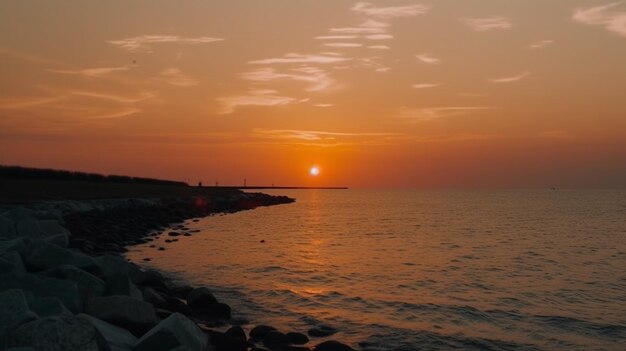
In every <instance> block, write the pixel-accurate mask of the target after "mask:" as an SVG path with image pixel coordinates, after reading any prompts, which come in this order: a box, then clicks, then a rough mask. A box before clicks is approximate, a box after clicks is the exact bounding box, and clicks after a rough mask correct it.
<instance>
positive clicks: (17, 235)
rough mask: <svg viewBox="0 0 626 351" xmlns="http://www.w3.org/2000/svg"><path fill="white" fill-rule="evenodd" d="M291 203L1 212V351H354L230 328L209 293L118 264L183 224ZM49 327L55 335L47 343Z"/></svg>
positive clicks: (40, 207) (226, 199)
mask: <svg viewBox="0 0 626 351" xmlns="http://www.w3.org/2000/svg"><path fill="white" fill-rule="evenodd" d="M293 201H295V200H294V199H290V198H288V197H286V196H271V195H267V194H262V193H243V192H240V191H228V192H221V193H220V194H212V195H204V196H191V197H190V196H185V197H168V198H150V199H146V198H130V199H117V200H110V199H109V200H96V201H86V202H85V201H56V202H48V203H36V202H35V203H31V204H30V205H27V207H18V206H15V205H11V206H2V207H0V212H2V214H1V215H0V301H3V305H5V306H3V307H0V348H4V347H8V350H10V349H11V347H27V348H28V347H32V348H33V349H37V350H38V349H48V348H46V347H52V348H54V347H57V348H59V347H60V348H61V349H65V350H83V349H84V350H88V349H89V350H116V351H123V350H155V351H159V350H169V349H174V348H176V349H177V350H217V351H220V350H234V351H237V350H242V351H245V350H254V351H261V350H292V351H306V350H311V349H313V350H316V351H334V350H338V351H343V350H346V351H348V350H352V348H351V347H349V346H347V345H345V344H342V343H339V342H336V341H325V342H322V343H319V344H317V345H316V346H312V345H311V344H312V343H313V342H310V340H309V337H308V336H307V335H306V334H304V333H299V332H291V331H290V332H285V333H283V332H280V331H278V330H276V329H274V328H273V327H270V326H264V325H257V326H255V327H252V326H253V324H251V323H249V324H246V326H249V327H250V328H248V329H249V331H248V333H246V331H245V330H244V329H243V328H242V327H241V325H237V323H238V322H237V321H231V320H230V317H231V315H230V314H231V313H230V312H231V309H230V306H228V305H226V304H224V303H221V302H219V301H217V299H216V298H215V297H214V296H213V294H211V292H210V291H209V290H208V289H206V288H203V287H196V288H194V287H190V286H181V285H176V284H175V283H174V282H173V281H172V280H171V279H169V278H165V277H164V276H163V274H161V273H160V272H158V271H156V270H152V269H144V268H142V267H141V265H138V264H135V263H132V262H128V261H127V259H126V258H125V257H123V256H121V255H122V254H123V253H124V252H125V251H127V249H126V247H127V246H132V245H136V244H141V243H146V242H148V241H151V240H152V238H154V237H155V236H158V235H159V233H164V231H165V230H167V229H168V228H173V230H172V231H171V232H170V233H168V235H170V236H172V237H178V236H189V235H192V234H193V233H189V232H187V231H186V229H187V228H185V227H184V226H183V225H182V223H183V221H185V220H189V219H194V218H199V217H206V216H210V215H214V214H218V213H231V212H237V211H242V210H248V209H253V208H256V207H259V206H271V205H278V204H284V203H290V202H293ZM174 230H175V231H174ZM179 232H180V233H179ZM175 239H176V240H177V239H178V238H175ZM15 311H19V313H17V314H16V313H15ZM230 322H233V323H230ZM3 325H4V326H3ZM225 326H230V328H229V329H228V330H227V331H226V332H219V331H217V330H214V329H212V328H215V327H222V328H224V327H225ZM51 328H52V329H55V330H60V331H61V332H60V333H52V334H51V333H50V330H51ZM333 333H334V330H317V331H316V330H313V331H311V330H310V331H309V333H308V334H309V336H311V337H312V338H314V337H318V336H319V337H322V336H329V335H332V334H333ZM42 345H47V346H42Z"/></svg>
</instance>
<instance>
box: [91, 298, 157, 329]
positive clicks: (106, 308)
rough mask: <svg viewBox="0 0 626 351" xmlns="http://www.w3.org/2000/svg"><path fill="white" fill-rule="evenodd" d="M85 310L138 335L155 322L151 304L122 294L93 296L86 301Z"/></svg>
mask: <svg viewBox="0 0 626 351" xmlns="http://www.w3.org/2000/svg"><path fill="white" fill-rule="evenodd" d="M85 312H86V313H87V314H89V315H91V316H93V317H96V318H98V319H101V320H103V321H105V322H109V323H112V324H115V325H117V326H120V327H123V328H125V329H128V330H129V331H130V332H131V333H133V334H134V335H139V336H140V335H143V333H145V332H146V331H148V330H150V328H152V327H153V326H154V325H156V324H157V316H156V311H155V310H154V307H153V306H152V305H151V304H149V303H147V302H143V301H140V300H137V299H133V298H131V297H128V296H123V295H116V296H105V297H98V298H95V299H93V300H91V301H89V302H88V303H87V306H86V308H85Z"/></svg>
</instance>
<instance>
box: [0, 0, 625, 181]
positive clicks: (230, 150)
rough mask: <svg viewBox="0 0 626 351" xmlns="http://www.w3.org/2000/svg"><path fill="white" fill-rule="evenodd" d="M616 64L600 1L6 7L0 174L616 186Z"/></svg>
mask: <svg viewBox="0 0 626 351" xmlns="http://www.w3.org/2000/svg"><path fill="white" fill-rule="evenodd" d="M625 62H626V2H621V3H620V2H616V3H611V2H610V0H606V1H591V0H586V1H582V0H580V1H578V0H550V1H545V0H525V1H502V0H464V1H458V0H437V1H434V0H431V1H401V0H387V1H382V0H380V1H370V2H359V1H343V0H332V1H331V0H298V1H293V0H264V1H259V0H236V1H233V0H230V1H226V0H223V1H199V0H198V1H165V0H149V1H148V0H146V1H133V2H128V1H106V2H82V1H74V2H70V1H57V2H52V1H50V2H42V1H34V0H32V1H31V0H4V1H2V2H1V3H0V74H1V77H2V79H0V163H2V164H18V165H24V166H36V167H52V168H64V169H76V170H83V171H93V172H100V173H114V174H128V175H135V176H148V177H158V178H168V179H177V180H186V181H189V182H191V183H196V182H197V181H199V180H201V181H203V182H204V183H205V184H213V183H214V182H215V181H219V182H220V184H240V183H242V182H243V178H247V179H248V184H271V183H274V184H276V185H347V186H352V187H547V186H557V187H624V186H626V101H625V97H626V64H625ZM313 165H317V166H319V168H320V175H319V176H318V177H311V176H310V175H309V173H308V170H309V168H310V167H311V166H313Z"/></svg>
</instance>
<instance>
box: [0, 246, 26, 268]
mask: <svg viewBox="0 0 626 351" xmlns="http://www.w3.org/2000/svg"><path fill="white" fill-rule="evenodd" d="M0 259H2V260H4V261H5V262H7V263H9V264H11V265H12V266H13V267H14V268H15V272H21V273H25V272H26V267H24V262H22V256H20V254H19V252H17V251H9V252H5V253H0ZM5 273H9V272H5Z"/></svg>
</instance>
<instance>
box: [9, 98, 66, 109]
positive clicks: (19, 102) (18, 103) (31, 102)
mask: <svg viewBox="0 0 626 351" xmlns="http://www.w3.org/2000/svg"><path fill="white" fill-rule="evenodd" d="M62 98H63V97H62V96H55V97H42V96H24V97H11V98H4V99H0V109H7V110H20V109H27V108H29V107H33V106H38V105H46V104H49V103H53V102H57V101H59V100H61V99H62Z"/></svg>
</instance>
